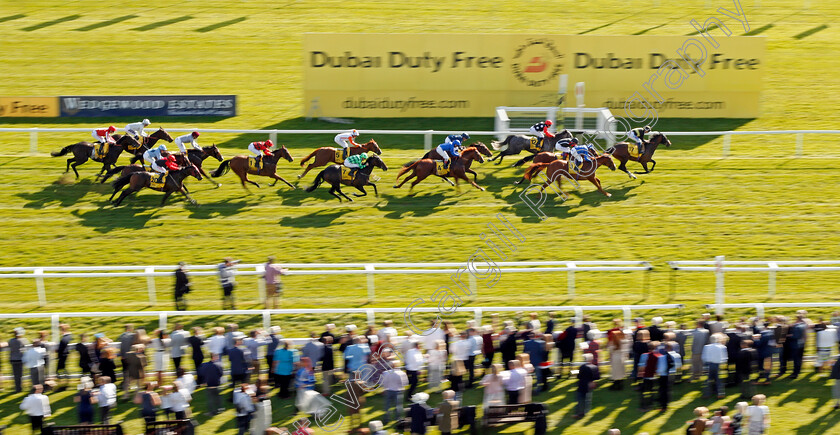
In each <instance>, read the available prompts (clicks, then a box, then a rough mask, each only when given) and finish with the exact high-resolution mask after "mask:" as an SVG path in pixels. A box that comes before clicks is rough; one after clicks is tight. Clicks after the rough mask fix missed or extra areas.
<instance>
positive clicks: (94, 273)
mask: <svg viewBox="0 0 840 435" xmlns="http://www.w3.org/2000/svg"><path fill="white" fill-rule="evenodd" d="M495 264H496V266H498V267H499V271H500V272H501V273H533V272H566V274H567V287H568V295H569V297H574V296H575V273H576V272H605V271H612V272H630V271H649V270H651V269H653V266H651V264H650V263H648V262H646V261H517V262H498V263H495ZM282 266H283V267H285V268H287V269H289V271H288V275H365V276H366V277H367V291H368V302H372V301H374V299H375V298H376V283H375V282H374V276H375V275H416V274H449V273H455V272H458V268H461V267H468V265H467V264H465V263H283V264H282ZM217 267H218V266H216V265H190V266H189V269H190V272H189V274H190V275H191V276H215V275H216V274H217V271H216V269H217ZM176 268H177V266H47V267H0V279H34V280H35V288H36V290H37V292H38V302H39V303H40V305H41V306H44V305H46V304H47V293H46V287H45V284H44V280H45V279H46V278H119V277H145V278H146V286H147V289H148V293H149V303H150V304H151V305H154V304H155V303H156V301H157V290H156V288H155V277H171V276H173V273H174V271H175V269H176ZM301 269H310V270H301ZM313 269H314V270H313ZM264 273H265V265H263V264H239V265H238V266H237V270H236V275H238V276H252V275H256V276H260V277H261V276H262V275H263V274H264ZM468 275H469V285H470V289H471V291H472V292H473V294H477V293H478V289H477V285H476V281H475V276H474V275H473V274H472V273H470V274H468ZM257 290H258V292H259V298H260V299H261V300H262V299H263V298H264V296H265V282H264V281H263V279H259V281H258V286H257Z"/></svg>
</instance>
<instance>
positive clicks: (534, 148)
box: [528, 136, 542, 152]
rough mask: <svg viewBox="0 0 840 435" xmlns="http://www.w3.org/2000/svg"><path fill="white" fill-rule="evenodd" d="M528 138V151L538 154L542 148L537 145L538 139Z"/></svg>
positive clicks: (534, 137)
mask: <svg viewBox="0 0 840 435" xmlns="http://www.w3.org/2000/svg"><path fill="white" fill-rule="evenodd" d="M529 137H530V139H529V142H528V149H529V150H531V151H534V152H539V151H540V150H541V149H542V146H540V145H539V143H540V138H538V137H536V136H529Z"/></svg>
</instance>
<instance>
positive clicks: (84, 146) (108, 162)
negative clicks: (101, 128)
mask: <svg viewBox="0 0 840 435" xmlns="http://www.w3.org/2000/svg"><path fill="white" fill-rule="evenodd" d="M95 146H99V145H98V144H92V143H90V142H84V141H83V142H78V143H74V144H73V145H67V146H66V147H64V148H62V149H61V150H60V151H53V152H52V153H50V155H51V156H53V157H60V156H63V155H65V154H67V153H69V152H71V151H72V152H73V157H71V158H69V159H67V168H66V169H65V170H64V172H70V168H71V167H72V168H73V172H75V173H76V178H79V171H77V170H76V166H79V165H81V164H84V163H85V162H87V161H88V159H91V160H93V161H95V162H100V163H102V170H101V171H99V174H97V175H96V178H99V177H100V176H101V175H102V174H103V173H105V171H107V170H108V169H109V168H110V167H111V166H114V164H115V163H117V159H118V158H119V157H120V153H122V150H123V148H124V147H137V146H140V143H139V142H137V141H136V140H134V138H133V137H131V136H122V137H120V139H119V140H117V141H116V143H114V144H110V145H109V146H108V152H107V153H106V154H105V157H104V158H102V159H101V160H96V159H92V158H91V153H92V152H93V149H94V147H95Z"/></svg>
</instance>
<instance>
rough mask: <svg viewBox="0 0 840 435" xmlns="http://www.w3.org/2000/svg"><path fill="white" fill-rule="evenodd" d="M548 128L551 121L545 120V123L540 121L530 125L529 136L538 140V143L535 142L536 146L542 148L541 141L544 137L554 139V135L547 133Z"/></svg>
mask: <svg viewBox="0 0 840 435" xmlns="http://www.w3.org/2000/svg"><path fill="white" fill-rule="evenodd" d="M549 127H551V120H550V119H546V120H545V121H540V122H538V123H536V124H534V125H532V126H531V128H530V130H528V131H529V132H530V133H531V134H533V135H534V136H536V137H538V138H539V139H540V140H539V142H537V146H542V143H543V140H545V137H546V136H548V137H554V135H553V134H551V132H550V131H548V128H549Z"/></svg>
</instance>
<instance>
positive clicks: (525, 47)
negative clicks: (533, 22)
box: [511, 39, 563, 88]
mask: <svg viewBox="0 0 840 435" xmlns="http://www.w3.org/2000/svg"><path fill="white" fill-rule="evenodd" d="M562 61H563V54H562V53H560V50H558V49H557V47H556V46H555V45H554V42H552V41H551V40H549V39H528V40H527V42H526V43H524V44H522V45H520V46H519V47H518V48H517V49H516V51H514V55H513V61H512V63H511V67H512V69H513V75H514V76H515V77H516V79H517V80H519V81H520V82H522V83H525V84H526V85H527V86H531V87H535V88H537V87H540V86H543V85H546V84H548V83H549V81H550V80H552V79H554V78H557V76H558V75H560V73H561V72H562V71H563V62H562Z"/></svg>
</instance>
